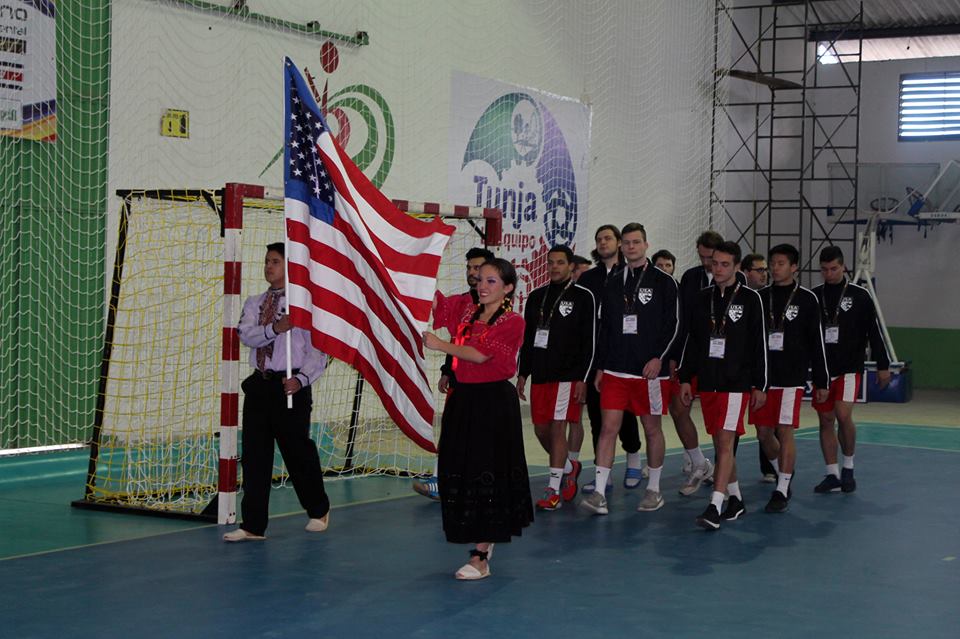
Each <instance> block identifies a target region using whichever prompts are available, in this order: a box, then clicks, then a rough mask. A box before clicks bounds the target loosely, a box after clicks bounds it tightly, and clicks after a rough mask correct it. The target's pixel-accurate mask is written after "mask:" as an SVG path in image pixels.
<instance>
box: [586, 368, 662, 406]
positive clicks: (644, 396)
mask: <svg viewBox="0 0 960 639" xmlns="http://www.w3.org/2000/svg"><path fill="white" fill-rule="evenodd" d="M672 391H673V387H672V386H671V384H670V378H668V377H658V378H657V379H645V378H643V377H619V376H617V375H613V374H611V373H604V374H603V378H602V379H601V380H600V410H626V411H630V412H631V413H633V414H634V415H636V416H638V417H639V416H640V415H666V414H667V410H668V409H669V407H670V395H671V392H672Z"/></svg>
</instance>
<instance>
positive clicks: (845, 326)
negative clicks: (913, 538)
mask: <svg viewBox="0 0 960 639" xmlns="http://www.w3.org/2000/svg"><path fill="white" fill-rule="evenodd" d="M820 274H821V275H822V276H823V284H821V285H820V286H818V287H816V288H814V289H813V292H814V293H815V294H816V295H817V298H818V299H819V300H820V307H821V309H822V311H823V341H824V343H825V344H826V348H827V367H828V368H829V369H830V375H831V379H830V392H829V396H828V397H827V400H826V401H824V402H814V404H813V407H814V408H815V409H816V410H817V413H818V414H819V416H820V448H821V449H822V450H823V460H824V462H825V463H826V465H827V474H826V476H825V477H824V478H823V481H822V482H820V483H819V484H817V486H816V488H814V490H815V491H816V492H818V493H833V492H837V491H839V490H843V492H845V493H852V492H853V491H855V490H856V489H857V482H856V480H855V479H854V478H853V453H854V449H855V448H856V441H857V428H856V425H855V424H854V423H853V403H854V401H856V398H857V393H858V392H859V389H860V384H861V383H862V381H863V380H862V376H863V362H864V355H865V351H866V347H867V341H869V342H870V353H871V355H872V356H873V359H874V360H876V362H877V381H878V382H879V384H880V387H881V388H885V387H886V386H887V384H889V383H890V355H889V354H888V353H887V346H886V344H884V342H883V336H882V335H881V334H880V323H879V322H878V321H877V309H876V307H875V306H874V304H873V299H872V298H871V297H870V294H869V293H868V292H867V289H865V288H863V287H860V286H857V285H856V284H853V283H852V282H850V281H848V280H847V278H846V275H844V271H843V252H842V251H841V250H840V249H839V248H838V247H836V246H828V247H826V248H825V249H823V250H822V251H820ZM836 422H839V423H840V437H839V440H840V448H841V449H842V450H843V472H842V473H841V472H839V469H838V468H837V432H836V430H834V424H835V423H836Z"/></svg>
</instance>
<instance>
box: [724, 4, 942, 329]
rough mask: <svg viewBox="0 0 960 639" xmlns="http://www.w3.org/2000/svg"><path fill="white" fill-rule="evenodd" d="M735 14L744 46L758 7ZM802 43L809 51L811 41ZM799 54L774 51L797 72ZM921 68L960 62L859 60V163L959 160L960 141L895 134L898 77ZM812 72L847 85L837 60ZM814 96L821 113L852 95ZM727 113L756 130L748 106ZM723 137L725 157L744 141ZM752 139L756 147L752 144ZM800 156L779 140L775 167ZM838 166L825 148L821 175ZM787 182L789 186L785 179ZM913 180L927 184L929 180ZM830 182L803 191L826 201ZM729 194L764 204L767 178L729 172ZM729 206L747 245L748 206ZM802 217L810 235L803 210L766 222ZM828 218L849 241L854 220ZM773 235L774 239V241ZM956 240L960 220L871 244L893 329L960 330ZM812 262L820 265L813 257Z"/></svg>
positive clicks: (762, 147) (762, 91)
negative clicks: (953, 254)
mask: <svg viewBox="0 0 960 639" xmlns="http://www.w3.org/2000/svg"><path fill="white" fill-rule="evenodd" d="M735 15H736V16H737V19H738V24H739V25H740V26H741V29H742V30H743V34H744V37H745V38H746V40H747V42H752V40H753V38H754V37H756V33H755V32H756V29H757V25H756V10H747V9H742V10H740V11H738V12H737V13H736V14H735ZM721 26H723V25H721ZM730 40H731V49H730V51H729V55H728V56H726V57H723V58H721V60H730V61H732V60H736V59H737V58H738V57H739V56H740V54H741V52H742V51H743V44H742V43H741V42H740V41H739V40H738V39H737V38H736V36H735V35H734V34H732V33H731V34H730ZM807 46H808V47H809V48H808V51H809V52H810V54H811V55H812V51H813V49H814V45H812V44H808V45H807ZM769 53H770V50H769V49H767V50H766V51H765V55H767V56H769ZM801 55H802V49H800V48H798V47H796V46H789V45H785V46H784V47H782V48H781V49H779V50H778V56H777V66H778V68H779V69H787V68H799V67H800V66H802V62H801V59H800V56H801ZM767 59H769V58H767ZM727 64H730V62H728V63H727ZM721 65H722V63H721ZM735 68H738V69H744V70H754V67H753V66H752V64H751V62H750V59H749V58H742V59H741V60H740V62H739V63H738V64H736V65H735ZM851 71H852V70H851ZM923 71H960V58H929V59H923V60H903V61H888V62H868V63H864V64H862V65H861V78H860V90H861V94H860V122H859V161H860V162H861V163H939V164H941V165H943V164H946V162H948V161H949V160H951V159H960V142H950V141H934V142H899V141H898V140H897V111H898V105H899V79H900V75H901V74H904V73H916V72H923ZM818 73H819V74H820V77H819V80H818V84H819V85H821V86H823V85H829V84H842V83H843V82H845V81H846V80H845V78H844V76H843V70H842V69H841V68H840V67H839V65H821V66H820V67H819V69H818ZM788 77H789V76H788ZM791 79H793V78H791ZM724 88H725V90H726V91H727V97H726V99H727V101H728V102H735V101H752V100H768V99H769V96H770V93H769V90H768V89H767V88H766V87H764V86H762V85H760V84H757V83H754V82H749V81H745V80H739V79H733V78H728V79H726V80H725V81H724ZM788 95H792V94H787V93H784V94H783V97H784V98H787V96H788ZM810 97H811V99H812V101H813V105H814V109H815V112H816V113H818V114H827V113H843V112H846V111H848V110H849V109H850V108H851V107H852V106H853V104H854V102H853V98H854V96H853V95H852V93H851V92H850V91H825V90H819V91H815V92H811V93H810ZM787 108H789V107H787ZM787 108H781V110H780V111H779V112H780V113H781V114H782V113H784V112H786V109H787ZM730 112H731V117H732V119H733V120H734V121H735V122H736V123H737V125H738V128H739V130H740V133H741V134H747V135H750V134H752V132H753V127H754V113H753V111H752V110H751V109H750V108H745V107H741V108H739V109H737V108H732V109H730ZM767 113H768V111H767V110H766V109H763V108H762V109H761V120H762V119H763V118H764V117H765V116H766V115H767ZM837 123H838V120H835V119H834V120H825V121H824V122H823V125H824V127H825V128H826V129H827V130H828V131H833V128H832V127H834V126H836V125H837ZM783 124H784V126H785V127H789V126H790V121H784V122H783ZM810 126H811V123H810V122H808V130H809V128H810ZM766 132H768V131H765V133H766ZM795 132H797V131H796V130H790V129H789V128H784V129H778V134H782V133H795ZM855 133H856V129H855V128H854V127H848V126H842V127H841V128H840V134H839V135H835V136H834V138H833V142H834V144H854V143H855V142H856V139H855V137H854V135H855ZM808 135H809V133H808ZM818 136H819V137H818V141H822V139H823V135H822V134H818ZM724 140H725V143H726V145H727V150H728V154H729V152H732V150H733V149H736V148H737V147H738V146H740V144H741V140H740V138H739V137H738V136H737V135H736V133H735V132H734V131H733V129H732V127H729V126H728V127H726V131H725V134H724ZM750 142H751V147H752V146H753V140H750ZM758 146H759V152H760V153H761V154H762V155H763V156H764V158H763V161H762V164H766V163H767V162H768V160H767V156H766V153H767V152H768V150H769V148H768V147H767V146H766V143H765V142H764V141H760V143H759V144H758ZM799 153H800V149H799V146H798V144H797V142H796V141H795V140H783V139H781V140H777V141H776V146H775V147H774V149H773V156H772V157H773V166H774V167H782V166H796V164H797V161H798V158H799ZM808 157H809V156H808ZM846 161H852V160H846ZM751 162H752V160H751V158H750V157H749V156H748V155H747V154H746V153H745V152H743V151H741V152H740V153H739V154H738V156H737V157H736V158H735V160H734V162H733V163H732V164H731V166H732V167H733V168H744V167H746V166H748V165H749V164H750V163H751ZM836 162H838V158H837V157H836V156H834V155H833V154H832V153H831V152H829V151H825V152H823V153H822V154H821V156H820V158H819V160H818V161H817V165H816V171H817V173H818V175H820V176H826V175H828V165H829V164H830V163H836ZM861 184H863V182H861ZM787 186H788V187H792V186H795V185H794V184H793V183H790V184H788V185H787ZM914 186H916V187H920V188H921V189H924V188H926V185H919V184H917V185H914ZM829 188H830V185H829V184H828V183H826V182H822V183H812V184H809V185H808V187H807V195H808V197H809V198H810V200H811V202H814V203H815V204H819V203H825V202H828V201H830V199H831V198H830V193H829ZM834 188H837V189H839V188H842V185H839V184H838V183H834ZM861 193H862V189H861ZM726 195H727V197H728V198H731V199H733V198H738V197H739V198H747V197H756V198H757V199H760V200H763V199H766V197H767V186H766V182H765V181H763V180H761V179H759V178H755V177H754V176H752V175H750V174H741V175H728V176H727V185H726ZM784 195H786V194H784ZM793 196H794V197H795V196H796V194H795V193H794V194H793ZM861 199H863V198H861ZM859 206H860V210H861V213H860V217H861V218H862V217H864V210H865V209H866V208H868V207H869V202H864V201H861V202H860V203H859ZM728 208H729V209H730V210H731V211H732V212H733V216H732V217H733V220H732V221H728V222H727V224H726V229H725V235H726V236H728V237H731V238H732V239H736V237H737V235H738V234H739V233H740V232H744V233H745V234H746V237H745V240H744V241H743V242H742V243H741V244H742V245H743V246H744V247H746V246H747V245H748V244H750V242H751V241H752V236H753V232H752V230H750V224H751V221H752V212H751V211H750V210H748V207H747V206H745V205H739V207H738V206H737V205H733V204H731V205H729V207H728ZM768 219H770V217H769V216H763V217H762V218H761V223H762V224H764V225H765V224H766V221H767V220H768ZM798 219H799V220H802V224H803V225H804V227H805V234H808V233H809V231H810V228H811V225H810V218H809V215H807V214H803V215H801V214H799V213H797V212H796V211H789V212H785V213H780V214H778V217H776V218H775V219H774V220H773V223H772V228H773V230H774V231H776V230H777V229H778V228H779V229H781V230H785V229H787V228H789V229H790V230H793V229H795V228H796V225H797V223H798V222H797V220H798ZM824 222H825V223H826V224H828V228H830V230H831V236H832V237H834V238H849V239H852V238H853V226H852V225H837V226H835V227H832V228H831V227H830V226H829V221H828V220H826V218H824ZM764 230H766V229H765V228H764ZM774 241H777V240H776V238H774ZM958 242H960V224H943V225H940V226H938V227H936V228H928V229H927V233H926V238H924V232H923V230H922V229H921V230H919V231H918V230H917V229H916V228H914V227H895V228H894V231H893V241H892V242H891V241H890V240H889V239H888V240H886V241H885V242H881V243H880V245H879V246H878V250H877V262H878V266H877V269H876V272H875V276H876V286H877V290H878V295H879V297H880V301H881V305H882V307H883V311H884V314H885V316H886V320H887V323H888V324H889V325H891V326H904V327H915V328H954V329H955V328H960V296H958V295H953V294H948V295H945V294H944V293H945V291H954V290H957V289H958V288H960V273H958V272H957V271H956V269H955V268H954V267H953V260H951V259H950V257H949V256H950V252H951V251H952V250H955V249H954V247H955V246H957V244H958ZM843 246H844V248H845V250H847V251H850V250H851V249H850V248H849V247H850V246H852V245H851V244H850V243H843ZM757 248H758V249H759V250H761V251H763V250H766V248H768V247H766V246H758V247H757ZM799 248H800V249H801V252H804V251H806V250H809V249H808V246H807V241H806V239H805V240H804V242H803V245H802V246H800V247H799ZM806 257H807V256H804V258H806ZM852 257H853V256H848V261H850V262H852V261H853V260H852V259H851V258H852ZM813 266H814V267H816V261H815V259H814V263H813ZM812 281H813V282H814V283H816V282H818V281H819V278H818V277H817V276H816V275H814V276H813V277H812Z"/></svg>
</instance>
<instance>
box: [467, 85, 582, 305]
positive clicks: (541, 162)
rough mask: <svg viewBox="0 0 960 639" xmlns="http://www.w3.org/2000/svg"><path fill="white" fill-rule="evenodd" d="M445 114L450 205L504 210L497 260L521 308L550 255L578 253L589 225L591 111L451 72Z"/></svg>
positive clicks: (545, 277) (560, 99)
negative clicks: (513, 282)
mask: <svg viewBox="0 0 960 639" xmlns="http://www.w3.org/2000/svg"><path fill="white" fill-rule="evenodd" d="M450 109H451V115H450V121H451V127H450V155H449V176H450V185H449V192H450V193H449V194H450V201H451V202H454V203H457V204H469V205H471V206H482V207H488V208H490V207H492V208H499V209H501V210H502V211H503V244H502V246H501V247H500V251H499V254H500V256H501V257H504V258H506V259H508V260H510V261H511V262H513V264H514V265H515V266H516V267H517V275H518V277H519V279H520V281H519V282H518V286H517V296H516V299H517V304H516V306H517V307H518V308H522V306H523V300H524V299H526V296H527V294H529V292H530V291H532V290H533V289H535V288H537V287H539V286H543V285H544V284H546V282H547V280H548V274H547V269H546V263H547V250H548V249H549V248H550V247H551V246H553V245H555V244H564V245H567V246H570V247H571V248H572V249H573V250H574V251H575V252H576V251H577V247H576V237H577V233H578V232H581V228H585V224H586V223H587V210H588V209H587V178H588V166H589V158H590V107H588V106H587V105H584V104H582V103H580V102H578V101H576V100H574V99H572V98H564V97H560V96H555V95H550V94H547V93H544V92H542V91H536V90H534V89H529V88H526V87H518V86H514V85H511V84H506V83H503V82H498V81H496V80H490V79H487V78H481V77H477V76H473V75H468V74H465V73H454V75H453V84H452V92H451V100H450ZM581 234H582V233H581ZM588 253H589V248H584V249H583V251H581V254H583V255H584V256H586V255H587V254H588Z"/></svg>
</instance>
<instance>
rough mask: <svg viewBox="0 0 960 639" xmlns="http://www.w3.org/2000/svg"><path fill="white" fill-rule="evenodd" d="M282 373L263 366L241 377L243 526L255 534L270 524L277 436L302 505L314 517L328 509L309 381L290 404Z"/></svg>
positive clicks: (241, 509)
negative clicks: (313, 433)
mask: <svg viewBox="0 0 960 639" xmlns="http://www.w3.org/2000/svg"><path fill="white" fill-rule="evenodd" d="M282 377H283V376H282V375H279V374H276V375H274V376H273V377H271V378H270V379H264V378H263V376H262V375H261V374H260V373H259V372H255V373H254V374H253V375H251V376H250V377H248V378H247V379H245V380H243V384H242V385H241V387H242V388H243V393H244V401H243V450H242V451H241V458H240V463H241V464H243V499H242V500H241V502H240V512H241V515H242V516H243V523H242V524H241V525H240V527H241V528H243V529H244V530H246V531H247V532H249V533H253V534H254V535H262V534H263V533H264V531H265V530H266V529H267V516H268V513H269V507H270V486H271V481H272V474H273V443H274V441H276V443H277V446H278V447H279V448H280V454H281V455H282V456H283V462H284V464H286V467H287V471H288V472H289V473H290V480H291V482H293V489H294V490H295V491H296V493H297V498H298V499H299V500H300V505H301V506H303V508H304V510H306V511H307V515H309V516H310V518H312V519H319V518H320V517H323V516H324V515H326V514H327V512H329V510H330V500H329V499H328V498H327V493H326V491H325V490H324V489H323V470H322V469H321V468H320V455H319V454H318V453H317V445H316V444H315V443H314V441H313V440H312V439H310V410H311V408H312V407H313V395H312V394H311V390H310V387H309V386H307V387H306V388H301V389H300V390H299V391H298V392H297V393H296V394H294V396H293V409H292V410H291V409H288V408H287V397H286V395H284V394H283V380H282Z"/></svg>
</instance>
